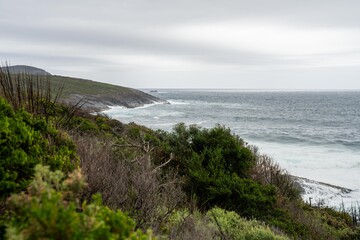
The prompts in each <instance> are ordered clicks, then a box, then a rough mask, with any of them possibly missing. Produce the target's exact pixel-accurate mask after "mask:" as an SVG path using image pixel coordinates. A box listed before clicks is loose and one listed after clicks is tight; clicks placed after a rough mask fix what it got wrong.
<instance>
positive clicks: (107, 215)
mask: <svg viewBox="0 0 360 240" xmlns="http://www.w3.org/2000/svg"><path fill="white" fill-rule="evenodd" d="M63 179H64V174H63V173H62V172H60V171H55V172H51V171H50V170H49V168H48V167H43V166H41V165H37V166H36V173H35V178H34V180H33V181H32V182H31V184H30V186H29V187H28V189H27V193H25V192H22V193H19V194H16V195H13V196H11V197H10V198H9V200H8V202H9V205H10V207H11V209H12V210H13V211H14V212H15V213H16V215H15V217H13V219H12V220H11V222H10V223H9V224H8V227H7V230H6V236H7V238H8V239H151V238H152V237H151V234H150V233H148V234H143V233H142V232H141V231H135V230H134V226H135V223H134V222H133V221H132V220H131V219H130V218H129V217H128V216H126V215H125V214H124V213H122V212H121V211H112V210H110V209H109V208H108V207H105V206H103V205H102V204H101V197H100V195H95V196H94V198H93V203H91V204H87V203H82V204H80V202H79V198H78V196H79V194H80V192H81V190H82V188H83V187H84V186H85V181H84V179H83V177H82V175H81V173H80V171H79V170H77V171H74V172H73V173H71V174H70V175H69V177H68V178H67V179H65V180H63Z"/></svg>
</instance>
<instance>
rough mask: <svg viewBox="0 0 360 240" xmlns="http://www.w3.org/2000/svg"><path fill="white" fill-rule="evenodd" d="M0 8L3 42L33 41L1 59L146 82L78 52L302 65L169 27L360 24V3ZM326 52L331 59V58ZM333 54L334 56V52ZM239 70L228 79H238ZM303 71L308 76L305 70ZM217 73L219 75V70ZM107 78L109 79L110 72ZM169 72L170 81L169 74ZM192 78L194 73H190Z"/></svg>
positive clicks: (37, 1) (67, 2) (163, 1)
mask: <svg viewBox="0 0 360 240" xmlns="http://www.w3.org/2000/svg"><path fill="white" fill-rule="evenodd" d="M0 9H1V10H2V11H1V15H0V29H1V31H0V41H1V40H3V41H9V42H14V43H18V44H22V45H24V46H26V45H27V46H29V48H30V52H27V53H23V52H19V51H17V50H16V49H11V50H9V46H5V45H2V46H0V56H1V58H5V59H2V60H13V61H16V63H17V64H23V63H24V62H21V61H25V63H35V64H39V66H40V67H42V66H44V68H46V67H48V68H54V69H55V67H56V65H58V66H66V65H72V66H74V65H77V66H79V68H81V67H83V66H93V68H94V69H106V70H107V71H108V72H109V73H110V72H111V73H113V74H114V75H113V76H116V74H117V76H119V77H128V79H131V80H132V81H134V82H141V79H140V78H142V77H143V76H145V75H146V74H148V73H146V74H145V73H144V74H140V73H139V74H138V75H136V74H135V75H134V74H133V73H122V72H121V71H120V70H122V68H121V66H117V65H116V64H115V63H112V62H111V60H106V59H99V58H97V57H96V56H95V55H96V54H94V56H93V57H89V56H88V55H81V54H80V50H81V52H85V51H87V50H89V54H90V55H91V53H97V54H103V55H105V56H106V55H107V54H118V55H121V54H125V55H126V54H128V55H129V54H130V55H131V54H139V55H147V54H149V55H156V56H163V57H174V58H179V59H181V60H184V61H191V62H198V63H204V64H209V65H213V66H221V65H226V66H229V67H233V68H239V69H241V68H242V67H243V66H289V65H290V66H298V65H303V64H306V59H305V60H304V59H301V58H292V57H291V56H280V55H276V56H275V55H271V54H268V53H261V52H251V51H246V50H242V51H240V50H235V49H230V48H229V47H228V46H216V47H215V46H211V45H206V44H201V43H196V42H184V41H181V40H180V39H175V38H173V37H171V36H169V35H168V34H169V32H168V31H170V30H171V29H173V28H174V27H177V26H181V25H189V26H191V25H193V24H203V23H205V24H206V23H217V22H224V21H229V22H231V21H235V20H236V21H245V22H246V21H255V22H259V23H269V24H283V25H287V26H289V27H294V28H295V27H296V28H314V29H320V30H321V29H333V28H335V29H336V28H339V29H358V30H359V29H360V15H359V14H358V11H359V9H360V1H358V0H347V1H339V0H316V1H313V0H312V1H311V0H303V1H289V0H251V1H245V0H224V1H218V0H181V1H180V0H179V1H175V0H152V1H149V0H108V1H100V0H76V1H74V0H72V1H71V0H63V1H44V0H32V1H29V0H13V1H4V0H2V1H1V0H0ZM32 44H41V45H43V46H48V47H49V48H51V47H53V48H57V47H67V48H68V49H69V50H70V51H72V53H71V54H69V53H64V54H63V55H60V56H56V55H54V54H55V53H54V52H56V51H54V52H52V51H49V52H36V51H35V50H34V51H32V52H31V45H32ZM340 54H342V55H344V54H345V53H340ZM349 54H354V53H353V52H352V53H349ZM305 57H308V58H311V57H313V56H305ZM315 57H319V56H315ZM320 57H322V58H326V55H323V56H320ZM329 57H336V55H335V54H332V55H331V56H330V55H329ZM17 61H19V62H17ZM119 69H120V70H119ZM141 70H142V69H138V71H141ZM289 71H290V70H289ZM352 71H354V70H353V69H352ZM354 72H356V73H358V71H354ZM103 73H104V72H101V74H103ZM89 74H90V75H89V78H91V77H92V76H96V77H100V76H99V74H95V73H89ZM91 74H92V75H91ZM154 74H155V73H154ZM157 74H160V73H157ZM241 74H243V73H238V76H244V75H241ZM277 74H279V73H278V72H277ZM235 75H236V74H235ZM235 75H228V76H229V78H236V76H235ZM288 75H290V74H288ZM288 75H286V76H288ZM299 75H301V76H304V77H305V76H306V77H308V76H309V74H305V73H304V74H299ZM335 75H336V76H338V75H339V74H338V75H337V74H334V76H335ZM179 76H181V74H179ZM184 76H185V75H184ZM196 76H203V77H199V78H198V79H212V81H215V79H213V78H214V77H212V76H209V75H208V74H205V73H198V72H197V73H194V75H193V77H194V78H196ZM217 76H219V77H220V76H221V73H219V74H218V75H217ZM255 76H256V77H255ZM321 76H322V75H321ZM83 77H86V76H83ZM108 77H109V78H111V76H110V75H108ZM136 77H138V79H137V80H135V79H136ZM167 77H168V78H170V76H169V75H167ZM264 77H267V76H266V75H264V76H263V75H261V74H253V75H251V77H250V76H249V79H253V78H254V79H255V78H259V79H260V78H264ZM115 78H116V77H115ZM152 78H153V79H154V81H156V79H160V78H161V77H159V76H158V75H156V74H155V75H154V76H153V77H152ZM162 78H165V77H162ZM186 78H191V76H189V75H186ZM274 78H276V74H275V75H274ZM164 81H165V80H164ZM199 81H200V80H199ZM204 81H205V80H204ZM189 82H191V80H189ZM159 83H160V81H159ZM161 83H163V81H162V82H161ZM139 84H140V83H139ZM203 84H206V82H203ZM200 85H201V84H200ZM214 85H216V84H214Z"/></svg>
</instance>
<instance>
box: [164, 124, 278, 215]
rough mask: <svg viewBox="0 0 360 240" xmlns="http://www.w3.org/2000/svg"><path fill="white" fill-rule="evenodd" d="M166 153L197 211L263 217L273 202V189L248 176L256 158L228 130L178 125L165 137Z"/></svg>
mask: <svg viewBox="0 0 360 240" xmlns="http://www.w3.org/2000/svg"><path fill="white" fill-rule="evenodd" d="M167 142H168V145H167V147H168V149H169V150H168V151H171V152H174V153H175V157H176V158H177V160H178V162H179V163H180V168H181V172H182V174H184V175H185V176H186V177H187V182H186V185H185V190H186V192H187V193H188V195H189V196H191V197H195V198H196V200H197V202H198V206H199V207H200V209H203V210H207V209H210V208H212V207H214V206H220V207H222V208H225V209H228V210H234V211H237V212H238V213H240V214H242V215H243V216H246V217H256V218H262V219H263V218H266V217H267V216H268V214H269V213H270V212H271V211H272V209H273V206H274V203H275V202H276V196H275V189H274V187H272V186H271V185H267V186H265V185H261V184H259V183H257V182H255V181H253V180H251V179H250V178H249V177H250V174H249V172H250V169H252V167H253V166H254V165H255V163H256V158H255V155H254V154H253V153H252V151H251V150H250V149H249V148H247V146H246V145H245V143H244V141H243V140H242V139H241V138H239V137H238V136H236V135H233V134H231V132H230V129H228V128H225V127H223V126H220V125H218V126H216V127H214V128H212V129H201V128H199V127H197V126H189V127H186V126H185V125H184V124H179V125H177V126H176V127H175V129H174V132H173V133H171V134H168V135H167Z"/></svg>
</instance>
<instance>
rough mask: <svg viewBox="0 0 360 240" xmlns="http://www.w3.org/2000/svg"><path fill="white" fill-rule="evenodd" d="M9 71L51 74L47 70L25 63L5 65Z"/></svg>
mask: <svg viewBox="0 0 360 240" xmlns="http://www.w3.org/2000/svg"><path fill="white" fill-rule="evenodd" d="M6 68H7V69H8V70H9V71H10V72H11V73H16V74H17V73H27V74H34V75H51V74H50V73H49V72H47V71H45V70H43V69H41V68H37V67H32V66H27V65H14V66H9V67H6Z"/></svg>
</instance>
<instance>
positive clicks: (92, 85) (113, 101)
mask: <svg viewBox="0 0 360 240" xmlns="http://www.w3.org/2000/svg"><path fill="white" fill-rule="evenodd" d="M49 77H50V80H51V85H52V86H53V87H54V88H55V89H56V88H59V87H61V86H62V84H63V83H64V89H63V91H62V95H61V100H62V101H63V102H66V103H72V104H75V103H77V102H78V101H80V100H82V101H84V102H85V104H84V106H83V108H85V109H89V110H93V111H100V110H105V109H107V108H108V107H109V106H124V107H127V108H134V107H139V106H143V105H144V104H151V103H154V102H164V103H165V102H166V101H164V100H162V99H159V98H157V97H154V96H152V95H150V94H147V93H144V92H142V91H139V90H136V89H132V88H127V87H121V86H116V85H112V84H106V83H100V82H96V81H91V80H86V79H79V78H71V77H63V76H54V75H52V76H49Z"/></svg>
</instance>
